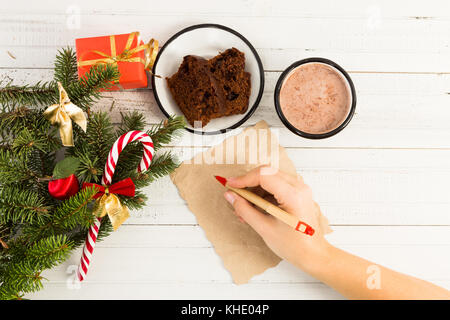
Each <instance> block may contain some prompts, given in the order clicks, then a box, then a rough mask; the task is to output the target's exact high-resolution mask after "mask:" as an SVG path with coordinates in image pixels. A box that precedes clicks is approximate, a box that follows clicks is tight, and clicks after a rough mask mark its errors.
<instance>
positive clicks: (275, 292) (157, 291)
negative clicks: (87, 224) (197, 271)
mask: <svg viewBox="0 0 450 320" xmlns="http://www.w3.org/2000/svg"><path fill="white" fill-rule="evenodd" d="M447 285H448V284H447ZM70 288H71V289H68V287H67V285H66V283H65V282H63V283H53V282H52V283H49V284H47V285H46V286H45V289H44V290H42V291H39V292H36V293H34V294H30V295H27V298H30V299H51V300H54V299H87V300H91V299H114V300H116V299H120V300H122V299H190V300H192V299H194V300H196V299H201V300H210V299H231V300H235V299H247V300H249V299H251V300H260V299H274V300H282V299H343V297H342V296H341V295H340V294H339V293H337V292H336V291H334V290H333V289H331V288H329V287H327V286H326V285H324V284H321V283H283V284H279V283H254V284H253V283H252V284H246V285H240V286H237V285H235V284H231V283H218V282H214V283H203V282H194V283H192V282H177V283H166V282H147V281H138V282H125V283H123V282H112V281H108V282H98V283H91V282H85V283H83V285H82V287H81V288H79V289H76V288H74V287H70Z"/></svg>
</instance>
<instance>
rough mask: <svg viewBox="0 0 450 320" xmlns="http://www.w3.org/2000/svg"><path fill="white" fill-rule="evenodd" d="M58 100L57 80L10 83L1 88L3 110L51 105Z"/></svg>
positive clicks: (0, 97) (0, 102)
mask: <svg viewBox="0 0 450 320" xmlns="http://www.w3.org/2000/svg"><path fill="white" fill-rule="evenodd" d="M0 84H1V83H0ZM56 101H58V87H57V85H56V83H55V82H38V83H36V84H34V85H25V86H16V85H12V84H11V83H8V84H6V86H4V87H1V88H0V106H1V109H2V111H13V110H14V109H16V108H20V107H24V106H42V105H51V104H54V103H56Z"/></svg>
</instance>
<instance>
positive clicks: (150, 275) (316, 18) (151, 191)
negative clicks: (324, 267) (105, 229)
mask: <svg viewBox="0 0 450 320" xmlns="http://www.w3.org/2000/svg"><path fill="white" fill-rule="evenodd" d="M71 3H72V4H71V5H67V4H65V3H64V2H63V1H45V2H39V1H25V0H23V1H14V2H9V3H8V6H3V7H2V10H1V12H0V73H1V77H0V78H2V79H3V78H6V79H12V80H13V81H14V82H15V83H18V84H20V83H29V82H35V81H38V80H46V79H50V78H51V75H52V71H51V67H52V63H53V60H54V57H55V53H56V50H57V49H58V48H60V47H62V46H66V45H69V46H73V45H74V39H75V38H77V37H86V36H97V35H107V34H115V33H124V32H129V31H135V30H138V31H141V34H142V35H143V37H144V39H147V38H150V37H157V38H159V39H160V40H161V42H162V43H164V41H166V40H167V39H168V38H169V37H170V35H172V34H173V33H175V32H177V31H178V30H180V29H181V28H183V27H186V26H189V25H191V24H197V23H206V22H214V23H220V24H224V25H227V26H230V27H232V28H234V29H236V30H237V31H239V32H241V33H242V34H243V35H244V36H246V37H247V38H248V39H249V40H250V41H251V42H252V43H253V45H254V46H255V47H256V49H257V51H258V52H259V53H260V55H261V58H262V60H263V64H264V67H265V70H266V87H265V93H264V97H263V99H262V101H261V104H260V107H259V108H258V110H257V111H256V113H255V114H254V115H253V116H252V118H251V119H250V120H249V121H248V122H247V123H246V125H251V124H253V123H255V122H257V121H259V120H261V119H265V120H266V121H267V122H268V123H269V124H270V125H271V126H272V128H273V129H274V130H279V135H280V141H281V144H282V145H283V146H285V147H287V148H288V152H289V155H290V156H291V158H292V159H293V161H294V162H295V164H296V166H297V170H298V172H299V173H301V174H302V175H303V176H304V178H305V180H306V181H307V183H308V184H310V185H311V186H312V188H313V190H314V193H315V197H316V199H317V200H318V202H319V203H320V204H321V206H322V210H323V211H324V213H325V214H326V215H327V216H328V217H329V219H330V222H331V224H332V225H333V228H334V229H335V232H334V233H333V234H332V235H330V236H329V239H330V241H331V242H332V243H334V244H336V245H338V246H340V247H342V248H344V249H347V250H349V251H351V252H354V253H356V254H359V255H361V256H363V257H365V258H368V259H371V260H373V261H376V262H377V263H380V264H384V265H386V266H388V267H391V268H394V269H396V270H399V271H402V272H406V273H409V274H412V275H415V276H418V277H421V278H424V279H426V280H429V281H432V282H435V283H437V284H440V285H442V286H444V287H446V288H449V289H450V196H449V194H450V191H449V190H450V188H449V184H448V181H450V59H449V57H450V3H449V2H448V1H447V0H440V1H439V0H432V1H426V2H424V1H419V0H411V1H406V0H405V1H395V2H393V1H389V0H374V1H370V2H369V1H360V0H346V1H333V0H316V1H308V2H307V1H298V0H290V1H283V0H280V1H269V0H264V1H261V0H247V1H240V0H228V1H226V2H225V3H221V2H216V1H210V0H201V1H194V2H188V1H145V0H138V1H133V2H130V3H124V2H116V1H106V0H97V1H72V2H71ZM8 52H9V53H10V54H11V55H12V56H14V57H15V58H12V57H11V55H10V54H8ZM311 56H322V57H326V58H329V59H332V60H335V61H336V62H337V63H339V64H340V65H342V66H343V67H344V68H345V69H347V70H348V71H349V72H350V74H351V77H352V78H353V80H354V82H355V85H356V88H357V94H358V105H357V112H356V115H355V117H354V119H353V120H352V122H351V123H350V125H349V127H348V128H346V129H345V130H344V131H343V132H341V133H340V134H338V135H337V136H335V137H332V138H329V139H326V140H321V141H313V140H306V139H302V138H299V137H297V136H295V135H293V134H292V133H290V132H289V131H288V130H286V129H285V128H284V127H283V126H282V124H281V122H280V121H279V119H278V117H277V116H276V113H275V110H274V107H273V102H272V101H273V89H274V86H275V82H276V80H277V78H278V76H279V74H280V72H281V71H282V70H283V69H284V68H285V67H287V66H288V65H289V64H290V63H292V62H293V61H295V60H299V59H301V58H306V57H311ZM113 101H114V108H113V110H112V115H113V117H114V118H115V119H118V115H119V111H121V110H135V109H137V110H141V111H143V112H145V114H146V116H147V119H148V121H149V122H150V123H157V122H159V121H160V120H161V119H163V115H162V114H161V112H160V111H159V109H158V108H157V106H156V103H155V101H154V98H153V95H152V92H151V90H142V89H140V90H133V91H127V92H114V93H105V94H104V98H103V99H102V100H101V101H100V103H99V104H98V106H97V107H98V108H100V109H103V110H108V109H109V108H110V107H111V104H112V102H113ZM222 138H223V137H220V136H216V137H209V138H207V140H206V145H214V144H216V143H218V142H220V140H221V139H222ZM170 148H171V149H173V150H174V151H175V152H176V153H177V154H178V155H179V156H180V158H181V159H187V158H189V157H190V156H192V155H193V154H194V153H195V152H198V151H200V150H201V147H199V145H198V143H197V142H196V141H193V140H192V136H190V134H188V133H186V134H185V135H184V137H183V138H182V139H180V141H178V142H177V143H174V145H173V146H170ZM147 193H148V195H149V199H150V200H149V206H148V207H147V208H145V209H143V210H141V211H139V212H134V213H133V217H132V218H131V219H129V220H128V221H127V223H126V225H124V226H123V227H121V228H120V230H119V231H118V232H116V233H114V234H113V235H111V236H110V237H109V238H108V239H106V240H104V241H103V242H101V243H99V244H98V246H97V248H96V250H95V256H94V262H93V265H92V267H91V269H90V270H89V276H88V279H87V280H86V281H85V282H84V283H83V284H82V287H81V288H78V289H77V288H73V287H71V285H70V280H71V279H72V278H73V266H74V265H76V264H77V263H78V259H79V252H75V253H74V254H73V255H72V257H71V258H70V259H69V261H68V262H66V263H64V264H63V265H61V266H59V267H57V268H55V269H53V270H51V271H48V272H46V273H45V277H46V278H47V279H49V282H48V283H46V284H45V289H44V290H43V291H40V292H39V293H36V294H33V295H30V297H31V298H37V299H51V298H53V299H67V298H74V299H79V298H89V299H90V298H100V299H101V298H107V299H109V298H111V299H113V298H123V299H129V298H137V299H139V298H150V299H158V298H161V299H162V298H207V299H211V298H224V299H229V298H248V299H251V298H257V299H260V298H261V299H296V298H299V299H335V298H337V299H339V298H342V296H340V295H339V294H338V293H336V292H335V291H333V290H332V289H330V288H328V287H326V286H325V285H323V284H321V283H319V282H317V281H316V280H315V279H312V278H311V277H309V276H307V275H306V274H304V273H303V272H301V271H299V270H296V269H295V268H293V267H292V266H290V265H289V264H287V263H285V262H283V263H281V264H280V265H279V266H278V267H276V268H274V269H271V270H268V271H267V272H265V273H264V274H262V275H259V276H257V277H256V278H254V279H253V280H252V281H251V282H250V283H249V284H246V285H241V286H236V285H234V284H232V282H231V278H230V276H229V274H228V273H227V272H226V270H225V269H224V268H223V266H222V263H221V261H220V259H219V257H218V256H217V255H216V254H215V253H214V250H213V248H212V247H211V245H210V243H209V242H208V241H207V240H206V238H205V236H204V233H203V231H202V230H201V228H200V227H198V225H197V223H196V221H195V218H194V216H193V215H192V214H191V213H190V212H189V210H188V209H187V207H186V205H185V204H184V202H183V200H182V199H181V198H180V197H179V196H178V194H177V192H176V188H175V187H174V186H173V185H172V184H171V182H170V180H169V179H168V178H164V179H161V180H159V181H157V182H155V183H154V184H153V185H152V186H150V187H149V188H148V189H147ZM68 282H69V284H68Z"/></svg>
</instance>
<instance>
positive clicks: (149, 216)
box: [129, 148, 450, 225]
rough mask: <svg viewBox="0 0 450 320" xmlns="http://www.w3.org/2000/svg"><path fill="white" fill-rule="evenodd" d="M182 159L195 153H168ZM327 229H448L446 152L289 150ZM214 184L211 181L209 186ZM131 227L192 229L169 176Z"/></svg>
mask: <svg viewBox="0 0 450 320" xmlns="http://www.w3.org/2000/svg"><path fill="white" fill-rule="evenodd" d="M172 151H173V152H174V153H175V154H176V155H178V156H179V157H180V158H181V159H190V158H191V156H192V154H193V153H194V152H196V151H197V152H198V151H199V150H198V149H197V150H196V149H192V148H172ZM288 154H289V156H290V158H291V159H292V160H293V162H294V163H295V165H296V168H297V171H298V172H299V174H301V175H302V176H303V177H304V179H305V181H306V183H307V184H309V185H310V186H311V187H312V189H313V193H314V196H315V198H316V200H317V201H318V202H319V204H320V205H321V208H322V210H323V212H324V213H325V214H326V215H327V216H328V218H329V219H330V222H331V223H332V224H351V225H361V224H369V225H371V224H376V225H389V224H393V225H450V215H449V214H448V212H449V209H450V199H449V198H448V192H447V189H448V188H447V184H448V182H447V181H449V179H450V168H449V166H448V160H449V159H450V151H449V150H382V149H374V150H366V149H288ZM211 183H215V181H211ZM146 194H147V195H148V196H149V201H148V206H147V207H146V208H145V209H142V210H138V211H133V213H132V218H131V219H130V220H129V223H132V224H145V223H151V224H195V223H196V220H195V218H194V217H193V215H192V214H191V213H190V212H189V209H188V208H187V207H186V206H185V205H184V201H183V200H182V199H181V198H180V197H179V195H178V193H177V189H176V187H175V186H174V185H173V184H172V182H171V181H170V179H169V178H168V177H165V178H162V179H159V180H158V181H156V182H154V183H153V184H152V185H151V186H150V187H148V189H146Z"/></svg>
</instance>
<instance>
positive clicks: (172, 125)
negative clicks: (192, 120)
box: [147, 116, 186, 150]
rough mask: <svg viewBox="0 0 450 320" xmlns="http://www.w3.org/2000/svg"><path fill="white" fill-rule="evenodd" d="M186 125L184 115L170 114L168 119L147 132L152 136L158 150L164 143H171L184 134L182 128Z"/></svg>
mask: <svg viewBox="0 0 450 320" xmlns="http://www.w3.org/2000/svg"><path fill="white" fill-rule="evenodd" d="M185 126H186V120H185V119H184V117H183V116H170V117H169V118H168V119H167V120H164V121H162V122H161V123H160V124H158V125H155V126H153V127H152V128H151V129H150V130H148V131H147V134H148V135H149V136H150V137H152V140H153V145H154V147H155V150H158V149H159V148H160V147H161V146H162V145H164V144H168V143H170V142H171V141H173V140H174V139H176V138H178V137H179V136H180V135H181V134H183V131H182V130H181V129H184V127H185Z"/></svg>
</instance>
